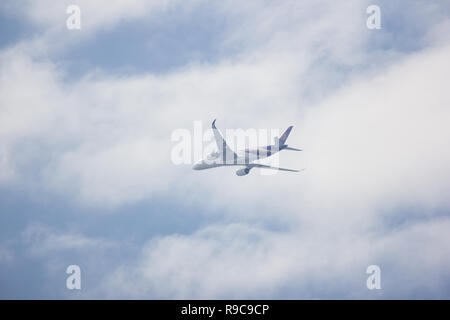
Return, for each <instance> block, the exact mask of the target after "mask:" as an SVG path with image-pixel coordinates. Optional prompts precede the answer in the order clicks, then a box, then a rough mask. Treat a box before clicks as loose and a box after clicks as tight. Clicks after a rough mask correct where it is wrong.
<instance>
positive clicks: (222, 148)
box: [212, 119, 237, 162]
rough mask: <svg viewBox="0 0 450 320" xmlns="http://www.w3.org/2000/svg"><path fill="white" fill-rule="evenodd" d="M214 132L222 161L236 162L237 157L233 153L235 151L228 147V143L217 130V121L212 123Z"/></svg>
mask: <svg viewBox="0 0 450 320" xmlns="http://www.w3.org/2000/svg"><path fill="white" fill-rule="evenodd" d="M212 130H213V132H214V138H215V139H216V144H217V149H218V150H219V153H220V154H221V155H222V159H224V160H226V161H227V162H229V161H234V159H235V157H237V155H236V154H235V153H234V152H233V150H231V149H230V147H228V145H227V142H226V141H225V139H224V138H223V137H222V135H221V134H220V131H219V129H217V128H216V119H214V121H213V123H212Z"/></svg>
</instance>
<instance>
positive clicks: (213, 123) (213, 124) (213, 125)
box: [212, 119, 217, 129]
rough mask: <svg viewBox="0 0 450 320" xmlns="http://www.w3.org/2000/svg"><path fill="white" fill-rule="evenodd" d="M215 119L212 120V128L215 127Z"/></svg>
mask: <svg viewBox="0 0 450 320" xmlns="http://www.w3.org/2000/svg"><path fill="white" fill-rule="evenodd" d="M216 120H217V119H214V121H213V122H212V128H213V129H216Z"/></svg>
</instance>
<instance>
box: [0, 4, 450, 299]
mask: <svg viewBox="0 0 450 320" xmlns="http://www.w3.org/2000/svg"><path fill="white" fill-rule="evenodd" d="M108 3H109V2H108ZM150 3H152V2H150ZM355 3H356V2H351V4H349V5H342V4H337V3H336V4H331V5H330V2H310V3H309V2H308V3H302V4H299V3H298V2H286V3H284V5H272V6H270V7H269V8H268V9H264V8H261V6H260V4H256V5H255V4H254V3H250V4H246V5H245V6H244V7H243V9H242V10H236V8H235V7H234V6H233V2H225V3H224V4H223V6H218V7H219V8H220V9H221V10H223V12H224V14H228V15H229V16H230V17H232V18H230V19H236V20H239V23H238V24H237V25H238V26H239V28H236V29H235V30H234V32H232V33H231V34H230V35H229V36H228V38H227V39H226V42H227V45H229V46H233V45H235V46H242V54H241V55H237V56H235V57H234V58H229V59H227V58H223V59H222V60H221V61H219V62H218V63H216V64H214V65H209V64H192V65H188V66H185V67H183V68H181V69H179V70H176V71H173V72H170V73H167V74H163V75H158V76H156V75H152V74H144V75H140V76H126V77H118V76H111V75H108V74H104V73H101V72H93V73H92V74H89V75H86V76H85V77H83V78H81V79H73V81H71V82H68V81H65V80H64V77H66V76H67V74H65V73H64V69H62V68H61V67H60V66H58V65H55V64H54V63H52V62H51V61H47V60H42V59H34V58H33V57H34V54H33V53H32V52H29V51H28V50H29V48H27V47H26V46H25V47H24V46H23V45H19V46H18V47H16V48H12V49H9V50H8V51H4V52H2V54H1V56H0V65H1V69H0V70H1V71H0V139H1V140H2V147H1V149H0V152H1V153H0V166H1V167H0V170H1V171H0V179H1V180H0V182H1V183H2V184H4V185H8V186H9V185H11V184H12V183H16V184H18V185H21V184H25V185H28V186H29V187H31V188H39V189H42V190H43V192H45V191H48V190H51V191H57V192H59V193H60V194H63V195H64V196H67V197H74V198H76V199H77V200H79V201H80V202H81V203H83V204H95V205H97V206H103V207H111V206H112V207H114V206H120V205H123V204H126V203H134V202H136V201H140V200H143V199H146V200H148V199H152V197H154V196H155V195H156V196H157V195H160V194H170V196H171V197H172V198H173V199H174V201H180V200H181V201H183V203H189V204H195V207H196V208H199V211H201V212H204V213H199V214H215V212H220V211H221V209H226V210H225V212H226V217H225V220H227V221H228V220H231V221H235V220H239V221H240V223H239V224H236V225H233V224H231V225H229V224H225V223H224V224H218V225H217V226H213V227H208V228H205V229H203V230H200V231H198V232H196V233H194V234H192V235H188V236H178V235H172V236H168V237H164V238H159V239H154V240H152V241H151V242H150V243H149V245H148V246H147V247H146V248H145V249H144V250H143V252H142V256H141V258H140V259H138V263H137V266H136V267H135V266H129V265H128V264H124V265H123V266H122V267H120V268H119V269H117V270H116V271H115V272H114V273H113V280H111V283H110V285H111V286H117V287H116V289H117V288H121V291H120V292H119V293H118V294H119V295H129V296H142V295H146V294H150V295H154V296H157V297H187V298H194V297H203V298H205V297H206V298H211V297H230V296H232V297H248V296H259V297H271V296H272V295H273V294H276V293H282V291H283V289H289V288H296V287H303V288H305V287H306V288H309V290H310V293H309V294H308V293H304V295H306V297H313V298H316V297H321V296H322V297H323V296H324V295H325V296H327V295H330V296H335V297H339V293H343V292H344V296H347V297H353V296H365V294H367V292H366V291H365V290H366V289H365V288H364V287H362V288H361V289H355V288H360V287H358V286H359V284H360V283H361V284H362V286H364V284H365V278H364V277H365V275H364V274H363V275H362V276H361V278H362V280H361V279H360V278H357V277H356V278H355V276H354V274H359V272H363V273H364V271H365V267H366V266H367V265H369V264H372V263H376V261H373V260H377V261H382V262H383V263H385V264H387V265H388V266H389V268H388V269H387V270H386V271H387V272H388V275H387V279H391V280H392V279H395V278H396V277H398V276H399V274H400V273H401V270H405V269H406V270H408V272H407V273H406V275H404V279H405V281H411V280H410V279H411V278H412V277H417V275H419V274H421V273H424V272H425V273H427V272H430V271H431V272H432V271H433V270H434V271H436V270H437V271H438V272H437V275H436V277H434V276H433V277H431V278H426V279H423V281H422V280H419V281H418V282H417V281H411V283H409V285H405V286H403V287H401V288H402V289H399V288H394V289H392V290H393V291H390V292H388V293H387V294H386V295H387V296H395V295H400V296H403V295H407V294H408V291H407V290H412V291H414V290H416V289H417V288H418V285H421V286H424V287H426V288H427V289H428V290H430V292H431V293H432V294H436V295H442V294H448V293H446V292H445V288H444V289H442V288H439V287H437V285H436V283H437V281H438V280H437V279H438V278H439V277H443V279H444V281H448V273H446V271H445V270H446V269H445V267H446V266H448V262H449V261H448V259H447V258H445V256H446V253H447V252H448V245H446V243H448V241H446V240H447V236H446V233H445V230H446V227H448V221H447V220H440V221H436V222H434V221H428V219H431V218H433V219H435V213H436V210H442V209H443V210H448V208H449V205H450V203H449V200H448V196H447V194H446V192H445V191H446V190H448V189H449V184H450V172H449V170H450V167H449V165H448V164H449V163H450V152H449V151H448V150H447V149H448V148H447V145H448V142H449V141H450V128H449V127H448V125H447V123H446V121H447V119H449V118H450V109H449V108H448V106H449V102H450V92H449V91H448V90H447V88H446V83H447V77H448V74H449V72H450V62H449V59H448V57H449V56H450V47H449V46H448V39H447V38H445V37H439V34H446V33H448V27H449V25H448V24H447V23H445V22H443V21H440V20H439V21H437V22H436V25H433V27H432V31H430V33H426V37H429V39H430V43H432V44H433V45H432V46H431V47H430V48H429V49H426V50H423V51H422V52H418V53H414V54H410V55H409V56H407V55H406V54H399V55H396V54H392V57H393V58H391V55H389V58H387V59H381V60H380V66H379V67H378V68H377V67H376V65H377V62H378V61H379V60H375V61H372V60H370V59H372V58H373V59H376V58H378V57H379V52H378V53H377V52H375V53H373V54H372V52H370V51H367V50H366V48H365V45H366V44H367V39H368V34H367V33H366V32H367V30H365V29H364V28H365V21H364V18H365V16H364V12H365V10H362V4H361V3H360V2H357V3H358V4H357V5H356V7H355V9H353V7H352V6H351V5H354V4H355ZM96 4H97V5H98V3H97V2H96ZM134 4H135V6H132V9H131V10H129V11H127V10H123V6H122V3H119V2H117V3H116V2H114V3H112V4H111V5H110V7H107V8H106V9H105V11H102V10H101V9H102V8H101V6H100V7H96V9H95V12H96V16H95V17H96V18H95V20H90V19H91V18H89V17H88V18H87V20H86V27H92V29H95V28H96V26H100V25H102V23H105V24H106V25H109V26H113V25H114V23H118V22H119V21H122V20H123V19H132V18H136V17H138V16H143V15H144V13H145V12H147V11H146V10H147V9H148V8H149V7H147V4H144V3H143V2H142V3H141V2H139V1H138V2H135V3H134ZM329 5H330V6H329ZM86 6H87V8H90V7H89V6H90V4H88V3H86ZM144 6H145V8H144ZM259 9H261V10H259ZM30 10H31V11H30V14H31V15H32V16H33V17H35V19H37V20H36V21H40V22H41V20H40V19H42V21H46V22H48V23H49V24H50V25H53V26H55V25H57V21H59V20H58V19H59V18H58V14H56V11H52V10H49V11H47V10H42V11H39V10H41V8H40V7H34V5H33V6H31V7H30ZM55 10H56V9H55ZM353 10H355V11H353ZM360 11H361V12H362V13H363V14H359V12H360ZM58 12H59V11H58ZM83 12H84V11H83ZM87 12H94V11H90V10H87ZM124 12H125V13H124ZM357 12H358V13H357ZM433 12H434V11H433ZM254 13H255V14H254ZM63 25H64V24H63ZM358 26H360V27H358ZM83 27H84V26H83ZM58 36H59V35H57V36H56V37H58ZM46 39H48V38H46ZM292 39H294V40H292ZM244 43H245V45H244ZM361 65H367V66H369V67H368V68H369V69H368V70H365V71H361V69H359V68H360V66H361ZM339 66H345V67H346V68H349V70H347V71H345V72H342V71H341V70H339V69H338V68H337V67H339ZM334 68H337V69H334ZM352 68H355V69H354V71H353V72H352V70H353V69H352ZM342 73H344V76H342ZM216 117H217V118H219V123H220V124H219V126H220V127H221V128H225V127H227V126H229V127H244V128H245V127H249V126H253V127H266V128H273V127H276V126H280V127H284V126H287V125H291V124H293V125H294V126H295V128H294V131H293V133H292V134H291V137H290V138H289V144H291V145H293V146H299V147H302V148H303V149H305V152H304V153H303V154H298V153H296V154H294V153H287V152H286V153H285V154H283V155H282V158H281V161H282V164H283V166H287V167H294V168H295V167H298V166H299V162H300V161H301V162H305V158H307V163H308V166H307V170H306V171H304V172H302V173H301V174H298V175H289V174H283V173H280V174H277V175H275V176H269V177H267V176H259V175H257V172H252V174H251V175H249V176H247V177H243V178H238V177H236V176H235V175H234V172H233V171H232V170H230V169H229V168H223V169H217V170H216V171H215V172H212V171H210V172H193V171H192V170H190V167H176V166H174V165H173V164H172V163H171V162H170V149H171V147H172V145H171V142H170V135H171V132H172V130H174V129H177V128H180V127H185V128H190V127H191V126H192V121H193V120H198V119H200V120H204V121H205V124H206V123H209V121H210V120H211V119H213V118H216ZM299 159H300V160H299ZM30 167H31V168H32V169H31V170H30V169H29V168H30ZM30 172H31V173H30ZM397 208H412V209H411V210H416V211H418V212H419V213H418V216H419V217H420V218H421V219H423V220H424V221H425V222H423V223H420V222H418V223H417V225H414V226H412V227H411V228H409V227H408V228H405V229H404V230H399V232H397V233H395V235H392V234H388V235H385V234H383V232H385V229H386V225H385V224H386V220H389V219H393V218H398V217H399V215H400V213H398V212H396V211H395V209H397ZM390 214H391V216H390ZM400 218H401V217H400ZM388 222H389V221H388ZM248 225H253V226H252V227H248ZM272 225H281V226H285V225H289V226H290V229H289V230H288V231H286V232H281V231H280V232H275V231H267V229H271V228H267V226H272ZM273 229H275V228H273ZM374 230H376V232H375V231H374ZM25 235H26V238H27V239H31V240H30V241H32V242H34V241H35V240H33V239H37V241H36V242H37V243H39V244H40V245H39V247H34V249H33V250H36V251H37V252H39V250H43V249H42V248H44V249H45V250H50V251H52V250H66V249H70V248H75V249H76V248H84V247H86V246H96V245H97V244H99V242H97V240H95V239H94V240H93V239H90V238H85V237H83V236H81V235H74V234H71V235H63V234H53V233H50V232H48V230H46V229H45V228H44V229H43V230H41V229H40V228H38V229H35V228H32V229H30V230H28V231H27V232H25ZM415 239H422V240H424V241H423V242H421V243H417V242H416V240H415ZM411 242H415V245H416V246H418V247H419V248H420V249H421V250H422V251H425V250H427V249H428V248H431V249H430V250H429V251H427V259H425V258H424V257H423V256H415V255H414V254H413V252H414V250H416V248H414V247H411V246H410V245H411ZM387 248H388V249H387ZM45 250H44V251H45ZM411 261H412V262H413V266H414V267H411V266H410V265H409V264H408V263H410V262H411ZM383 270H384V269H383ZM392 270H394V271H395V272H393V271H392ZM389 272H393V273H391V274H389ZM428 279H431V280H430V281H431V282H429V283H427V282H426V281H428ZM360 280H361V281H360ZM329 283H335V286H336V287H330V286H329ZM327 285H328V287H327ZM108 288H109V287H108V285H105V288H103V289H105V290H106V289H108ZM315 288H320V290H319V289H315ZM346 288H352V289H351V292H347V291H346ZM99 290H102V289H101V288H100V289H99ZM349 290H350V289H349ZM358 290H360V291H358ZM113 292H114V291H113ZM103 293H104V294H108V293H107V292H106V293H105V292H103Z"/></svg>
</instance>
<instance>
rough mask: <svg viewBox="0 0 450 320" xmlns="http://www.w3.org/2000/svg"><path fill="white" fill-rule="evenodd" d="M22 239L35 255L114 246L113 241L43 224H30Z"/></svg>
mask: <svg viewBox="0 0 450 320" xmlns="http://www.w3.org/2000/svg"><path fill="white" fill-rule="evenodd" d="M21 238H22V241H23V242H24V243H25V244H26V245H27V246H28V248H29V252H30V253H31V254H33V255H38V256H46V255H48V254H53V253H55V252H61V251H66V252H67V251H73V250H76V251H80V250H83V249H96V250H98V249H100V248H103V249H105V248H108V247H113V246H114V243H112V242H111V241H108V240H105V239H100V238H91V237H86V236H85V235H83V234H81V233H77V232H65V233H62V232H58V231H55V230H52V229H51V228H50V227H49V226H47V225H43V224H32V225H29V226H28V227H27V228H26V229H25V230H24V231H23V232H22V235H21Z"/></svg>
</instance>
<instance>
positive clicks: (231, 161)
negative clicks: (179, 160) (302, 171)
mask: <svg viewBox="0 0 450 320" xmlns="http://www.w3.org/2000/svg"><path fill="white" fill-rule="evenodd" d="M292 127H293V126H290V127H289V128H287V129H286V131H285V132H284V133H283V135H282V136H281V137H280V138H278V137H276V138H275V144H273V145H269V146H265V147H260V148H257V149H244V150H240V151H237V152H236V153H235V152H233V150H231V149H230V147H228V145H227V143H226V141H225V139H224V138H223V137H222V135H221V134H220V132H219V130H218V129H217V128H216V120H214V121H213V123H212V130H213V132H214V138H215V139H216V144H217V151H215V152H212V153H210V154H209V155H208V156H207V157H206V159H201V160H199V161H197V162H196V163H195V164H194V166H193V167H192V169H194V170H204V169H211V168H216V167H223V166H244V168H242V169H239V170H238V171H236V174H237V175H238V176H245V175H247V174H248V173H249V172H250V170H251V169H253V168H265V169H274V170H280V171H291V172H299V170H293V169H284V168H277V167H272V166H268V165H265V164H259V163H254V162H253V161H255V160H259V159H263V158H267V157H270V156H271V155H274V154H275V153H277V152H279V151H281V150H294V151H302V150H301V149H296V148H291V147H288V145H287V144H285V142H286V139H287V137H288V136H289V133H291V130H292Z"/></svg>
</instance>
